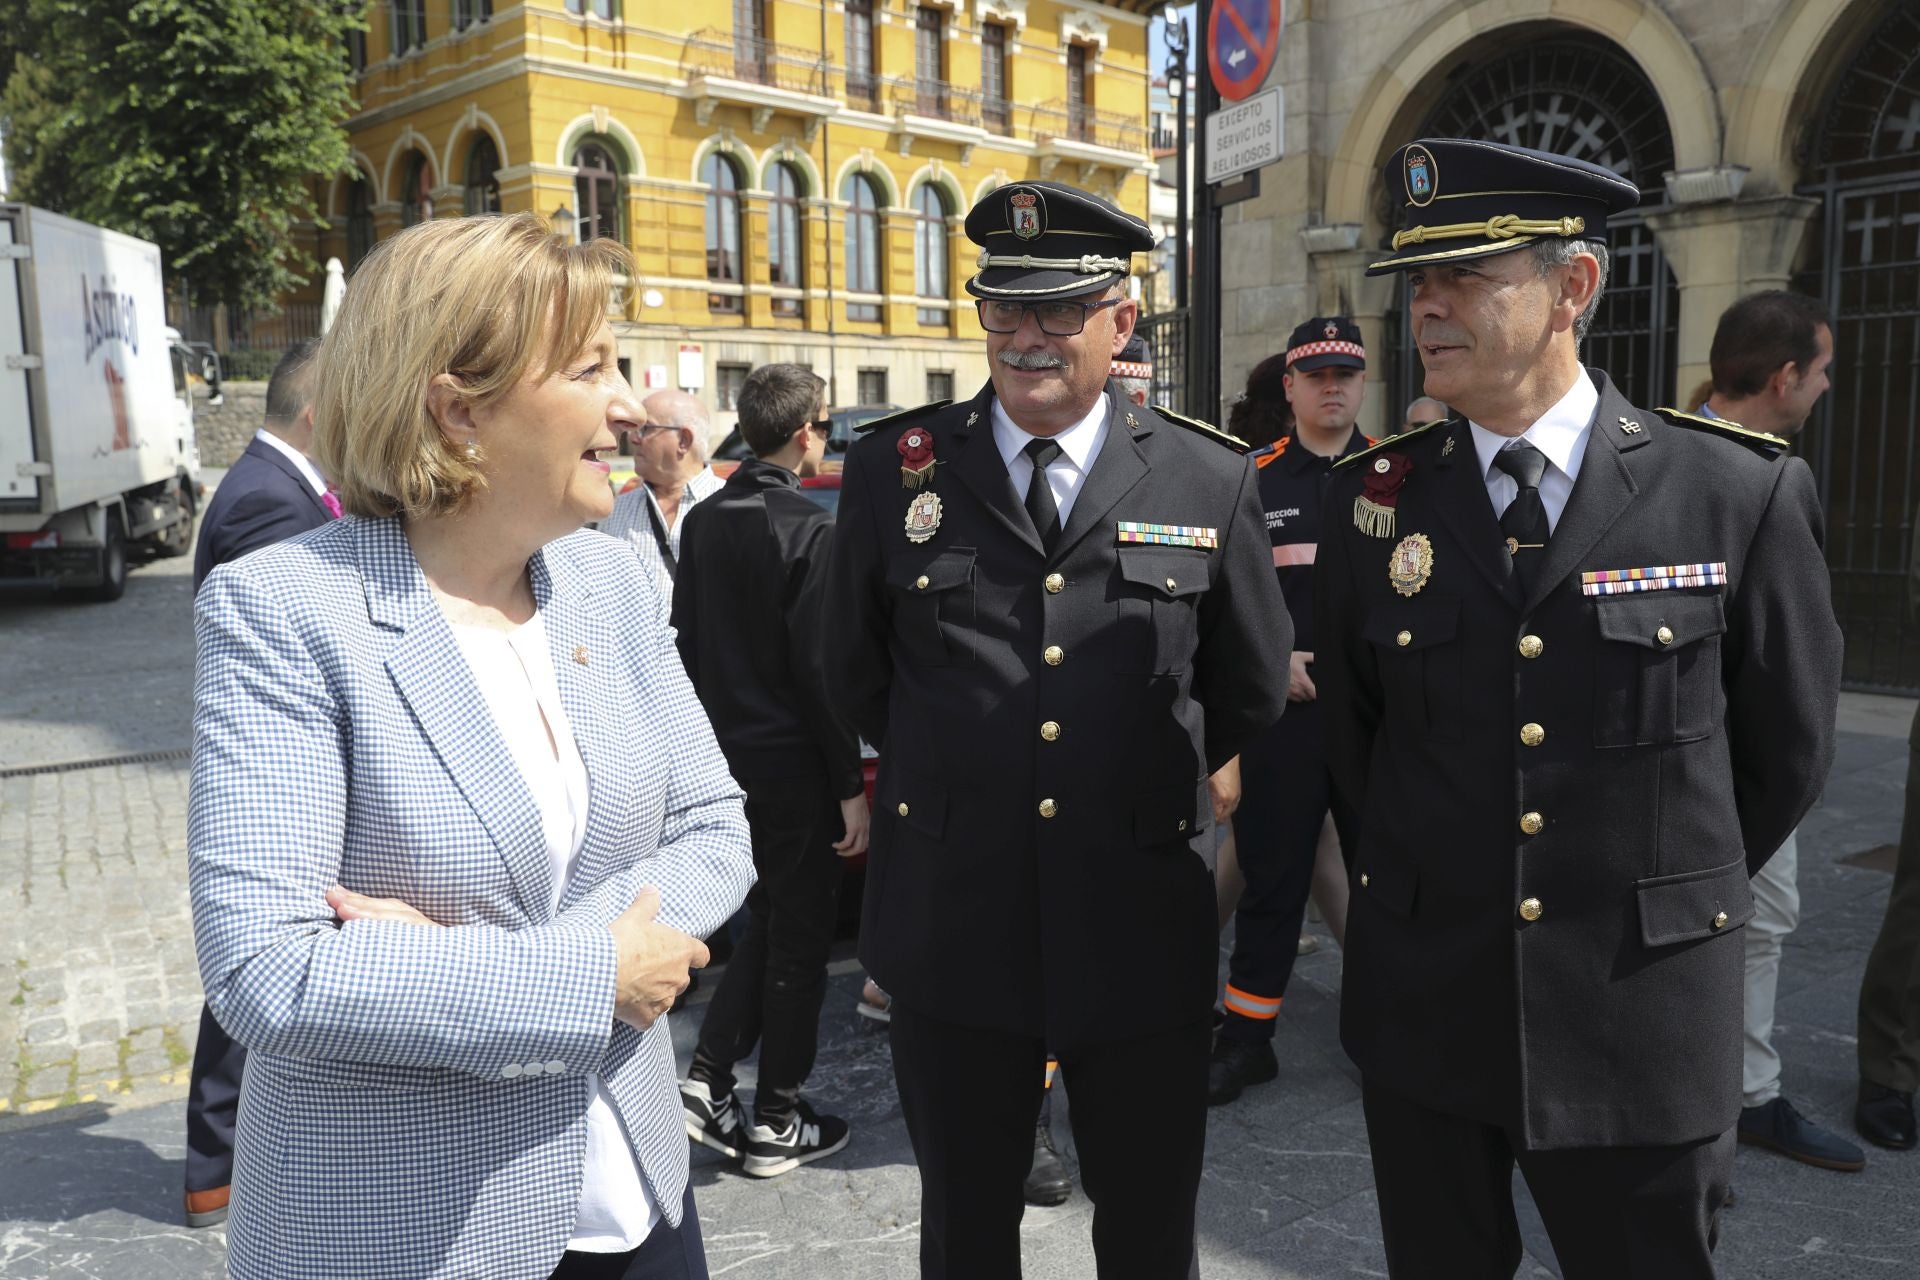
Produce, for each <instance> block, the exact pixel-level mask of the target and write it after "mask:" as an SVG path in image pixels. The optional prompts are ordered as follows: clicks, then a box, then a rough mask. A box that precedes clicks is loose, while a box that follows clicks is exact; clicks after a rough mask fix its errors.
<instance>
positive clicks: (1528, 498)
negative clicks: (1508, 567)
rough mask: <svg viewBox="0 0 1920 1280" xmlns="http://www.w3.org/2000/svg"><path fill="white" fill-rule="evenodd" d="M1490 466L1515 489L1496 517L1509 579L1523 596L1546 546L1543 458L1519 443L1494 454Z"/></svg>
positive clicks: (1544, 469) (1545, 458)
mask: <svg viewBox="0 0 1920 1280" xmlns="http://www.w3.org/2000/svg"><path fill="white" fill-rule="evenodd" d="M1493 465H1494V466H1496V467H1498V468H1500V469H1501V470H1502V471H1504V472H1506V473H1507V474H1508V475H1510V476H1512V477H1513V482H1514V484H1516V485H1518V486H1519V491H1518V492H1517V493H1515V494H1514V495H1513V501H1512V502H1509V503H1508V504H1507V509H1506V512H1505V513H1504V514H1502V515H1501V517H1500V532H1501V533H1504V534H1505V535H1507V551H1508V554H1509V558H1510V560H1511V561H1512V565H1513V576H1514V579H1515V580H1516V581H1517V582H1518V583H1519V584H1520V592H1521V594H1522V595H1524V594H1526V593H1527V592H1528V591H1530V590H1532V588H1533V575H1534V572H1535V570H1537V569H1538V568H1539V567H1540V559H1541V556H1542V553H1543V552H1545V550H1546V546H1547V536H1548V532H1549V530H1548V528H1547V507H1546V504H1545V503H1544V502H1542V501H1541V500H1540V477H1542V476H1544V475H1545V474H1547V455H1546V454H1544V453H1542V452H1540V451H1539V450H1538V449H1536V448H1534V447H1533V446H1532V445H1530V444H1527V443H1526V442H1524V441H1522V442H1521V443H1520V444H1517V445H1513V446H1511V447H1509V448H1505V449H1502V450H1500V452H1498V453H1496V454H1494V455H1493Z"/></svg>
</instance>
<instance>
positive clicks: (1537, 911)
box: [1520, 898, 1546, 920]
mask: <svg viewBox="0 0 1920 1280" xmlns="http://www.w3.org/2000/svg"><path fill="white" fill-rule="evenodd" d="M1545 911H1546V908H1545V907H1543V906H1541V905H1540V899H1538V898H1522V899H1520V918H1521V919H1522V920H1538V919H1539V918H1540V916H1541V915H1542V913H1544V912H1545Z"/></svg>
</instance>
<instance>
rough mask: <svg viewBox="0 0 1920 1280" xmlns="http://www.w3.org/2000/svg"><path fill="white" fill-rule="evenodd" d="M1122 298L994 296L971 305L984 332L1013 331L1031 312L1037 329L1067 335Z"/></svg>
mask: <svg viewBox="0 0 1920 1280" xmlns="http://www.w3.org/2000/svg"><path fill="white" fill-rule="evenodd" d="M1125 301H1126V299H1125V298H1107V299H1104V300H1103V301H1100V302H1003V301H1001V300H1000V299H998V298H980V299H978V300H977V301H976V302H975V303H974V306H975V307H976V308H977V309H978V310H979V312H980V327H981V328H982V329H985V330H986V331H987V332H988V333H1013V332H1016V331H1017V330H1018V329H1019V328H1020V325H1021V322H1022V321H1024V320H1025V319H1026V318H1027V315H1028V313H1029V312H1031V313H1032V315H1033V318H1034V321H1035V322H1036V323H1038V324H1039V326H1040V332H1042V333H1044V334H1046V335H1047V336H1048V337H1050V338H1071V337H1073V336H1074V335H1075V334H1077V333H1079V332H1080V331H1081V330H1083V329H1085V328H1086V327H1087V317H1088V316H1089V315H1091V314H1093V313H1094V312H1095V311H1099V310H1101V309H1102V308H1104V307H1117V306H1119V305H1120V304H1121V303H1122V302H1125Z"/></svg>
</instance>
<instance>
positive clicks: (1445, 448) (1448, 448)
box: [1440, 436, 1453, 458]
mask: <svg viewBox="0 0 1920 1280" xmlns="http://www.w3.org/2000/svg"><path fill="white" fill-rule="evenodd" d="M1452 452H1453V437H1452V436H1448V437H1447V442H1446V443H1445V444H1443V445H1441V446H1440V456H1441V457H1443V458H1444V457H1446V456H1447V455H1448V454H1450V453H1452Z"/></svg>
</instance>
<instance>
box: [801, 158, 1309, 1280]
mask: <svg viewBox="0 0 1920 1280" xmlns="http://www.w3.org/2000/svg"><path fill="white" fill-rule="evenodd" d="M966 230H967V235H968V236H969V238H971V239H972V240H973V241H974V242H975V243H976V244H978V245H980V246H981V249H982V253H981V255H980V259H979V263H980V271H979V274H977V275H976V276H974V277H973V279H972V280H970V281H969V282H968V285H967V288H968V290H969V291H970V292H972V293H973V294H974V295H975V296H976V297H977V298H979V299H980V302H979V309H980V317H981V322H982V324H983V326H984V327H985V328H986V330H987V352H988V356H989V360H990V367H991V370H992V377H991V381H990V382H989V383H988V384H987V385H986V386H984V387H982V388H981V389H980V391H979V392H978V393H977V394H976V395H975V396H974V397H973V398H972V399H970V400H968V401H965V402H962V403H957V404H951V405H949V404H945V403H942V404H938V405H929V406H927V407H925V408H923V409H918V410H914V411H911V412H909V413H906V414H900V415H896V416H895V417H893V418H890V419H887V420H884V421H882V422H880V423H878V424H876V426H875V428H874V429H873V430H872V431H871V433H870V434H868V435H867V436H866V438H865V439H863V440H861V441H860V442H858V443H857V444H856V445H855V446H854V448H853V449H852V450H851V451H850V452H849V454H848V456H847V466H846V473H845V476H844V479H843V480H842V486H843V487H842V490H841V500H840V512H839V519H838V522H837V526H836V529H835V544H834V552H833V568H832V586H831V590H830V596H829V611H828V615H827V616H828V618H829V623H828V625H829V628H830V640H829V643H828V645H827V646H826V647H827V650H828V652H829V654H830V655H831V656H830V659H829V661H830V664H831V666H830V676H831V677H832V679H833V681H834V684H835V686H836V687H837V689H838V691H839V695H840V705H841V706H842V707H843V708H844V709H845V710H846V711H847V712H848V713H849V714H850V715H851V717H852V719H853V721H854V723H855V725H856V726H857V727H858V729H859V730H860V732H861V733H862V735H863V736H865V737H866V739H867V740H868V741H870V742H872V743H874V744H875V745H876V746H877V747H879V749H880V761H881V763H880V777H879V781H878V788H877V794H876V797H875V800H876V803H875V816H874V827H873V843H872V853H871V861H870V863H869V865H868V870H867V886H866V893H867V897H866V912H865V918H864V922H863V926H862V930H861V942H860V957H861V959H862V961H863V962H865V964H866V966H867V968H868V969H869V971H870V972H871V973H872V974H873V976H874V978H875V979H876V980H877V981H878V982H879V983H880V984H881V985H882V986H883V987H885V988H886V989H887V990H888V991H889V992H891V993H892V995H893V998H894V1004H893V1019H892V1023H891V1027H890V1034H891V1037H892V1046H893V1058H894V1069H895V1072H896V1075H897V1077H898V1082H899V1088H900V1098H901V1105H902V1109H903V1111H904V1113H905V1116H906V1121H907V1129H908V1133H909V1135H910V1136H911V1138H912V1141H913V1147H914V1155H915V1158H916V1161H917V1162H918V1164H919V1166H920V1173H921V1188H922V1193H921V1194H922V1207H921V1215H922V1216H921V1225H920V1233H921V1251H920V1256H921V1268H922V1274H923V1275H925V1276H928V1277H933V1278H936V1280H939V1278H944V1277H964V1278H965V1280H995V1278H997V1277H1008V1276H1017V1275H1018V1274H1019V1268H1020V1252H1019V1232H1018V1228H1019V1222H1020V1216H1021V1213H1022V1210H1023V1205H1022V1202H1021V1182H1022V1179H1023V1178H1024V1177H1025V1175H1026V1172H1027V1168H1028V1164H1029V1162H1030V1160H1031V1158H1032V1155H1033V1134H1034V1117H1035V1113H1036V1111H1037V1109H1038V1107H1039V1104H1040V1081H1041V1079H1042V1064H1043V1062H1044V1061H1045V1058H1046V1054H1047V1050H1048V1049H1049V1048H1051V1049H1052V1050H1053V1051H1054V1053H1055V1054H1056V1056H1057V1057H1058V1058H1059V1061H1060V1069H1061V1071H1062V1072H1063V1073H1064V1076H1065V1080H1066V1083H1067V1087H1068V1091H1069V1095H1070V1097H1071V1098H1072V1107H1071V1110H1070V1117H1071V1122H1072V1125H1073V1134H1074V1140H1075V1144H1076V1146H1077V1148H1078V1150H1079V1155H1080V1167H1081V1173H1082V1177H1083V1181H1084V1184H1085V1187H1086V1190H1087V1194H1088V1196H1089V1198H1090V1199H1092V1201H1093V1203H1094V1220H1093V1246H1094V1253H1095V1256H1096V1258H1097V1259H1098V1264H1099V1268H1100V1273H1101V1274H1102V1275H1104V1276H1127V1277H1139V1278H1141V1280H1160V1278H1164V1280H1178V1278H1179V1277H1184V1276H1186V1275H1187V1274H1188V1268H1189V1264H1190V1262H1191V1260H1192V1248H1193V1244H1192V1242H1193V1222H1194V1199H1195V1194H1196V1192H1197V1190H1198V1185H1199V1179H1200V1165H1201V1153H1202V1147H1203V1145H1204V1141H1205V1132H1206V1075H1207V1050H1208V1039H1209V1021H1210V1019H1209V1007H1210V1005H1211V1004H1212V999H1213V990H1214V975H1215V966H1216V963H1217V962H1216V946H1217V933H1216V922H1215V915H1214V899H1213V881H1212V877H1211V875H1210V873H1209V871H1208V868H1207V865H1206V863H1205V862H1204V861H1203V860H1202V858H1201V856H1200V855H1199V853H1197V852H1196V851H1195V848H1194V840H1195V838H1196V837H1198V836H1201V835H1202V834H1203V833H1205V832H1207V831H1208V829H1209V827H1210V826H1211V824H1212V815H1211V808H1210V804H1209V798H1208V790H1207V776H1208V774H1210V773H1211V772H1213V771H1214V770H1215V769H1216V768H1218V767H1219V766H1220V765H1222V764H1223V763H1224V762H1226V761H1227V760H1228V759H1229V758H1230V757H1232V756H1233V755H1235V754H1236V753H1237V752H1238V751H1239V750H1240V749H1241V747H1242V746H1244V745H1245V744H1246V743H1247V742H1248V741H1250V740H1251V739H1252V738H1253V737H1254V736H1255V735H1256V734H1258V733H1259V732H1261V731H1262V730H1264V729H1265V728H1266V727H1267V726H1268V725H1269V724H1271V723H1273V721H1275V720H1276V719H1278V718H1279V715H1280V713H1281V711H1282V710H1283V709H1284V706H1285V696H1286V654H1287V652H1288V650H1289V649H1291V648H1292V638H1293V630H1292V627H1291V625H1290V624H1289V622H1288V620H1287V614H1286V607H1285V604H1284V603H1283V600H1282V597H1281V594H1280V589H1279V585H1278V583H1276V581H1275V580H1274V576H1273V572H1272V570H1271V568H1270V563H1271V561H1270V556H1269V546H1270V544H1269V543H1268V542H1267V539H1266V537H1265V535H1264V533H1263V531H1262V529H1261V519H1260V504H1259V495H1258V489H1257V486H1256V484H1255V482H1254V472H1253V468H1252V466H1251V465H1249V464H1248V462H1247V461H1246V459H1245V457H1244V456H1243V454H1242V453H1241V452H1240V450H1239V449H1238V448H1236V447H1234V446H1235V442H1233V441H1232V440H1231V438H1230V437H1225V436H1223V435H1222V434H1221V433H1218V432H1216V431H1214V430H1213V429H1212V428H1210V427H1206V426H1204V425H1203V424H1199V423H1193V422H1188V421H1185V420H1180V419H1176V418H1173V417H1172V416H1170V415H1169V414H1167V413H1165V412H1164V411H1156V410H1152V409H1147V408H1143V407H1136V406H1134V405H1132V404H1130V403H1129V402H1128V401H1127V398H1126V396H1125V395H1124V394H1122V392H1121V390H1120V388H1119V387H1118V386H1116V385H1115V384H1114V383H1112V382H1111V381H1110V380H1109V379H1108V371H1109V368H1110V363H1111V361H1112V360H1113V358H1114V356H1115V355H1116V354H1118V353H1119V352H1120V351H1121V349H1122V347H1123V345H1124V344H1125V342H1126V340H1127V337H1128V335H1129V334H1130V333H1131V331H1132V329H1133V323H1134V319H1135V306H1134V303H1133V302H1132V301H1130V300H1129V299H1128V298H1127V296H1126V292H1125V283H1126V278H1127V272H1128V268H1129V264H1130V260H1131V255H1132V254H1134V253H1136V252H1142V251H1145V250H1147V249H1149V248H1151V247H1152V244H1153V237H1152V234H1151V232H1150V231H1149V230H1148V228H1147V226H1146V224H1145V223H1143V222H1141V221H1140V220H1139V219H1138V218H1135V217H1133V216H1131V215H1129V214H1126V213H1123V212H1121V211H1120V210H1119V209H1117V208H1115V207H1114V206H1113V205H1111V204H1109V203H1108V202H1107V201H1105V200H1102V199H1099V198H1097V197H1095V196H1091V195H1089V194H1087V193H1085V192H1082V191H1078V190H1075V189H1074V188H1071V187H1067V186H1063V185H1060V184H1057V183H1050V182H1019V183H1013V184H1010V185H1007V186H1002V187H1000V188H998V189H997V190H995V191H994V192H993V193H991V194H990V195H988V196H987V197H985V198H984V199H983V200H982V201H981V202H980V203H979V204H978V205H976V206H975V207H974V208H973V209H972V211H971V212H969V214H968V215H967V220H966Z"/></svg>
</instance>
